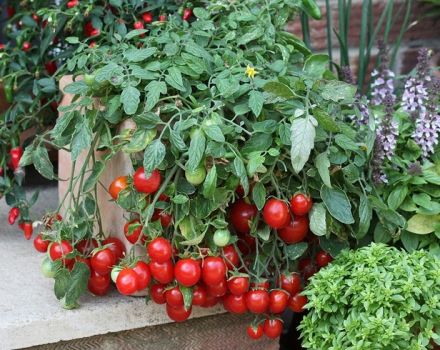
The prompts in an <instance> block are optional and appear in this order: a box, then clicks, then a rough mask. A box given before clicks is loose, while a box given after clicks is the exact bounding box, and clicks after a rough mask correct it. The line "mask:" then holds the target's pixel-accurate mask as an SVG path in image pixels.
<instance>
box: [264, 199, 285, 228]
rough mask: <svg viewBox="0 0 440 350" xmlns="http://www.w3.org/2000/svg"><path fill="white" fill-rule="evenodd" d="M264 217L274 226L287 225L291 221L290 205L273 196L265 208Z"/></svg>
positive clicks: (281, 226) (267, 222)
mask: <svg viewBox="0 0 440 350" xmlns="http://www.w3.org/2000/svg"><path fill="white" fill-rule="evenodd" d="M263 219H264V221H265V222H266V224H268V225H269V226H270V227H272V228H275V229H280V228H283V227H286V226H287V225H288V224H289V222H290V212H289V206H288V205H287V204H286V202H284V201H282V200H280V199H275V198H271V199H269V200H268V201H267V202H266V205H265V206H264V208H263Z"/></svg>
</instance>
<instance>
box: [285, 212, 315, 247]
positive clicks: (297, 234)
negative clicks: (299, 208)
mask: <svg viewBox="0 0 440 350" xmlns="http://www.w3.org/2000/svg"><path fill="white" fill-rule="evenodd" d="M308 232H309V219H308V218H307V217H306V216H296V217H295V218H294V219H293V220H292V221H291V222H290V224H289V225H288V226H286V227H283V228H281V229H279V230H278V236H279V237H280V238H281V239H282V240H283V241H284V242H285V243H287V244H293V243H298V242H301V241H302V240H304V239H305V238H306V237H307V233H308Z"/></svg>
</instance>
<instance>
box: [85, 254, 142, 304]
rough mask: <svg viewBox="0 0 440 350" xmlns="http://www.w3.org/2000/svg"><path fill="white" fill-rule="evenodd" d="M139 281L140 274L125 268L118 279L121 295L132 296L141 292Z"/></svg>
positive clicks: (117, 285)
mask: <svg viewBox="0 0 440 350" xmlns="http://www.w3.org/2000/svg"><path fill="white" fill-rule="evenodd" d="M92 267H93V257H92ZM138 280H139V277H138V274H137V273H136V272H135V271H133V269H130V268H125V269H123V270H122V271H121V272H119V274H118V278H117V279H116V288H118V291H119V293H121V294H122V295H131V294H133V293H136V292H137V291H138V290H139V288H138Z"/></svg>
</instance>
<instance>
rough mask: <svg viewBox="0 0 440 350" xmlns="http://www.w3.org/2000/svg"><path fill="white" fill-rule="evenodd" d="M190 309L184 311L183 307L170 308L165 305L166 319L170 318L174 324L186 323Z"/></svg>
mask: <svg viewBox="0 0 440 350" xmlns="http://www.w3.org/2000/svg"><path fill="white" fill-rule="evenodd" d="M191 311H192V308H189V309H188V310H185V308H184V307H183V306H181V307H179V308H175V307H172V306H170V305H168V304H167V314H168V317H169V318H171V319H172V320H173V321H175V322H183V321H186V320H187V319H188V318H189V316H190V315H191Z"/></svg>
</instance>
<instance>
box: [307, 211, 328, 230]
mask: <svg viewBox="0 0 440 350" xmlns="http://www.w3.org/2000/svg"><path fill="white" fill-rule="evenodd" d="M326 214H327V211H326V210H325V207H324V205H323V204H322V203H315V204H314V205H313V207H312V210H311V211H310V214H309V222H310V224H309V225H310V230H311V231H312V232H313V233H314V234H315V235H317V236H325V235H326V234H327V220H326Z"/></svg>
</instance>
